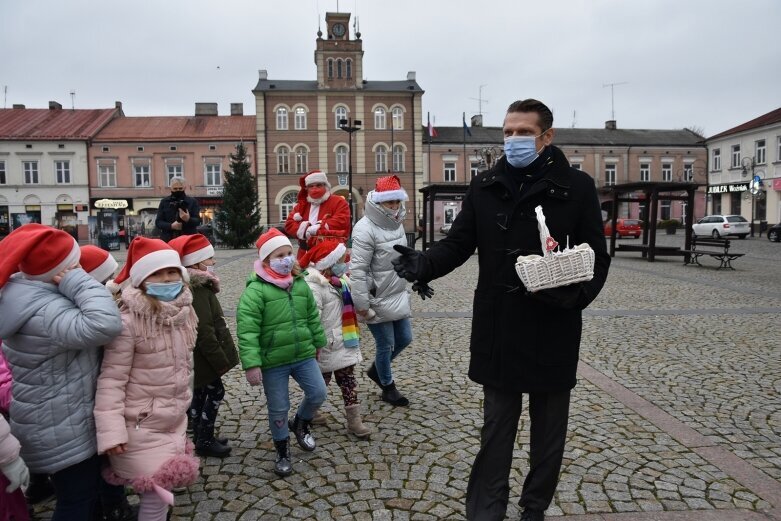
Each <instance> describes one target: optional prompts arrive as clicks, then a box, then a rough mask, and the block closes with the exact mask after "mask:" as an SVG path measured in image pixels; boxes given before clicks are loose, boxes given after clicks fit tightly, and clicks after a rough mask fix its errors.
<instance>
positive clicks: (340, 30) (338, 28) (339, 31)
mask: <svg viewBox="0 0 781 521" xmlns="http://www.w3.org/2000/svg"><path fill="white" fill-rule="evenodd" d="M333 32H334V36H344V24H334V26H333Z"/></svg>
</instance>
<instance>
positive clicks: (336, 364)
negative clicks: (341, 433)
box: [301, 239, 371, 438]
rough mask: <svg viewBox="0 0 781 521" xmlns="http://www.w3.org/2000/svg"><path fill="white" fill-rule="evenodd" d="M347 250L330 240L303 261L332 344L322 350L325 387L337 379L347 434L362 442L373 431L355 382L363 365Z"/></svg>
mask: <svg viewBox="0 0 781 521" xmlns="http://www.w3.org/2000/svg"><path fill="white" fill-rule="evenodd" d="M346 257H347V248H346V247H345V246H344V244H342V243H341V242H339V241H337V240H334V239H327V240H324V241H323V242H321V243H319V244H317V245H315V246H314V247H312V248H310V249H309V251H307V252H306V255H304V257H303V258H302V259H301V262H302V265H303V266H304V267H305V268H306V275H305V278H306V282H307V284H309V287H310V288H311V289H312V293H313V294H314V296H315V302H317V309H318V310H319V311H320V323H321V324H323V329H324V330H325V336H326V338H327V339H328V344H327V345H326V346H325V347H324V348H323V349H321V350H320V353H319V355H318V357H317V365H319V366H320V371H322V373H323V379H324V380H325V384H326V385H328V384H329V383H330V382H331V377H332V376H335V377H336V384H337V385H338V386H339V389H340V390H341V391H342V398H343V400H344V410H345V416H347V430H348V432H351V433H352V434H354V435H356V436H358V437H359V438H366V437H368V436H369V434H371V430H370V429H369V428H368V427H366V426H365V425H364V424H363V422H362V420H361V411H360V407H361V406H360V404H359V403H358V384H357V382H356V380H355V365H356V364H358V363H359V362H361V360H363V358H362V357H361V350H360V349H359V347H358V321H357V317H356V314H355V310H354V309H353V301H352V296H351V294H350V279H349V278H348V276H347V263H346V262H345V260H346ZM313 422H314V423H315V425H323V424H325V422H326V419H325V416H324V415H322V414H318V415H316V416H315V419H314V420H313Z"/></svg>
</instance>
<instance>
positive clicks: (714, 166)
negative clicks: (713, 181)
mask: <svg viewBox="0 0 781 521" xmlns="http://www.w3.org/2000/svg"><path fill="white" fill-rule="evenodd" d="M711 171H713V172H721V149H720V148H714V149H713V150H711Z"/></svg>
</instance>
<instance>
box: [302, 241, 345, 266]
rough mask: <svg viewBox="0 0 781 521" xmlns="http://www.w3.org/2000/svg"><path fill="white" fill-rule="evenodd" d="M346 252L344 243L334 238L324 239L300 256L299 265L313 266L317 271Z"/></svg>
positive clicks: (332, 262)
mask: <svg viewBox="0 0 781 521" xmlns="http://www.w3.org/2000/svg"><path fill="white" fill-rule="evenodd" d="M346 252H347V248H346V247H345V245H344V244H343V243H342V242H341V241H338V240H336V239H326V240H324V241H322V242H319V243H317V244H316V245H315V246H313V247H312V248H310V249H309V250H307V252H306V253H305V254H304V256H303V257H301V266H303V267H304V268H306V267H308V266H314V267H315V268H317V269H318V270H319V271H323V270H324V269H326V268H330V267H331V266H333V265H334V264H336V262H337V261H338V260H339V259H341V258H342V255H344V254H345V253H346Z"/></svg>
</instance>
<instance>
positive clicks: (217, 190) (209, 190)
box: [206, 186, 222, 195]
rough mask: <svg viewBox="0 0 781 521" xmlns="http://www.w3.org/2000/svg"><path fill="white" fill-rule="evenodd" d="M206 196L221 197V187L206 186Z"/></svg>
mask: <svg viewBox="0 0 781 521" xmlns="http://www.w3.org/2000/svg"><path fill="white" fill-rule="evenodd" d="M206 195H222V187H221V186H207V187H206Z"/></svg>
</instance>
